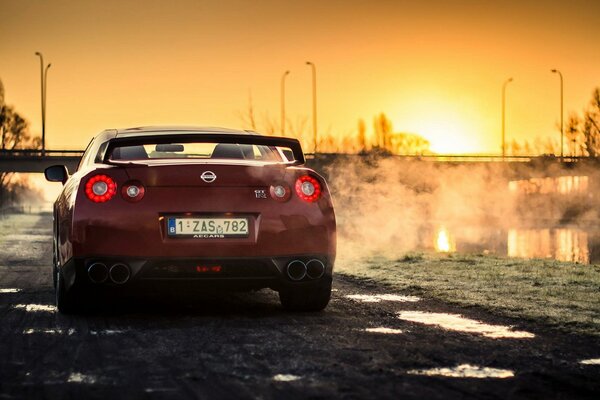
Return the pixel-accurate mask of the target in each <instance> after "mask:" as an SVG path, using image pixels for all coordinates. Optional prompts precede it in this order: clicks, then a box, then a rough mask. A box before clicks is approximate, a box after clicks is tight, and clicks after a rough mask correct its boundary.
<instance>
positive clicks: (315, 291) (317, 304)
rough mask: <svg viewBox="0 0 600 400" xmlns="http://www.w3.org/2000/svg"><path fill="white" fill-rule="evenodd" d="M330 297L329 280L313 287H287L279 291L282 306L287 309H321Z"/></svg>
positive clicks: (325, 305)
mask: <svg viewBox="0 0 600 400" xmlns="http://www.w3.org/2000/svg"><path fill="white" fill-rule="evenodd" d="M330 298H331V282H328V283H326V284H322V285H318V286H313V287H302V286H298V287H288V288H284V289H281V290H280V291H279V300H280V301H281V305H282V306H283V308H285V309H286V310H289V311H321V310H323V309H324V308H325V307H327V304H328V303H329V299H330Z"/></svg>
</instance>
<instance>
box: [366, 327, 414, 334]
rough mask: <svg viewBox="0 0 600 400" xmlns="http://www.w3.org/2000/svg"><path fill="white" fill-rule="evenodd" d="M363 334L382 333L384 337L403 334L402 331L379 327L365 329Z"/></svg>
mask: <svg viewBox="0 0 600 400" xmlns="http://www.w3.org/2000/svg"><path fill="white" fill-rule="evenodd" d="M365 332H370V333H383V334H386V335H399V334H401V333H404V331H403V330H402V329H394V328H386V327H383V326H379V327H377V328H367V329H365Z"/></svg>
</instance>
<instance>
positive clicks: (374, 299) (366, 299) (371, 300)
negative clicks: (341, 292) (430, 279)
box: [346, 294, 421, 303]
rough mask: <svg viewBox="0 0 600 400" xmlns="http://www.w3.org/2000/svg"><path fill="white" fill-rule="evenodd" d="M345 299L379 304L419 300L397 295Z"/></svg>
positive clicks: (357, 295)
mask: <svg viewBox="0 0 600 400" xmlns="http://www.w3.org/2000/svg"><path fill="white" fill-rule="evenodd" d="M346 298H348V299H351V300H356V301H360V302H363V303H379V302H381V301H398V302H403V303H406V302H416V301H419V300H421V299H420V298H418V297H415V296H401V295H397V294H373V295H371V294H349V295H347V296H346Z"/></svg>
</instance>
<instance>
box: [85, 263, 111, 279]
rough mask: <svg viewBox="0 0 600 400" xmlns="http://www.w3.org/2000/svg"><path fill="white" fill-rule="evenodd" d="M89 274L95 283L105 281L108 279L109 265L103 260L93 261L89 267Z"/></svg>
mask: <svg viewBox="0 0 600 400" xmlns="http://www.w3.org/2000/svg"><path fill="white" fill-rule="evenodd" d="M88 276H89V278H90V280H91V281H92V282H94V283H104V282H106V280H107V279H108V267H107V266H106V264H103V263H101V262H96V263H93V264H92V265H90V266H89V268H88Z"/></svg>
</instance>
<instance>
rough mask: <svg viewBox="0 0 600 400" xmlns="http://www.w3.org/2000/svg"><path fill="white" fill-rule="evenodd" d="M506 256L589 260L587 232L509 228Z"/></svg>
mask: <svg viewBox="0 0 600 400" xmlns="http://www.w3.org/2000/svg"><path fill="white" fill-rule="evenodd" d="M507 253H508V256H509V257H521V258H554V259H556V260H559V261H573V262H579V263H582V264H588V263H589V262H590V258H589V254H590V252H589V249H588V234H587V233H586V232H584V231H582V230H580V229H573V228H560V229H509V230H508V251H507Z"/></svg>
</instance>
